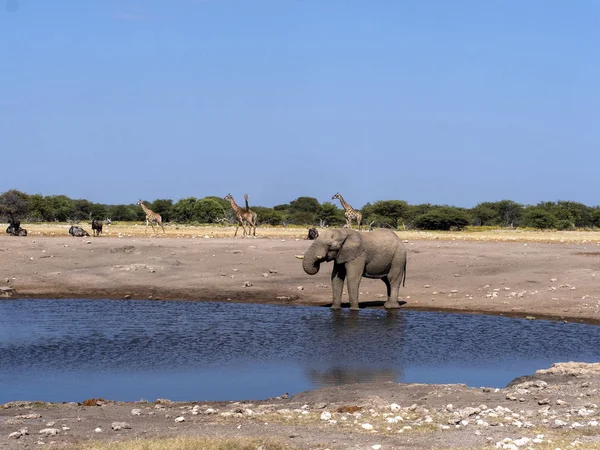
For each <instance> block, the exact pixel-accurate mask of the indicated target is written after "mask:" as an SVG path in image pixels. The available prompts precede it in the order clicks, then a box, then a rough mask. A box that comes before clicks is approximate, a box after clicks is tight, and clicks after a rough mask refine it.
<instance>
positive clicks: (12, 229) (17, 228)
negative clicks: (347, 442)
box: [6, 219, 27, 236]
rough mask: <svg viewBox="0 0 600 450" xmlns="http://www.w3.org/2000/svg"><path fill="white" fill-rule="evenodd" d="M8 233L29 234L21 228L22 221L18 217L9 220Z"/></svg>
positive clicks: (15, 234)
mask: <svg viewBox="0 0 600 450" xmlns="http://www.w3.org/2000/svg"><path fill="white" fill-rule="evenodd" d="M6 233H8V235H9V236H27V230H26V229H25V228H21V221H20V220H17V219H10V220H9V221H8V228H6Z"/></svg>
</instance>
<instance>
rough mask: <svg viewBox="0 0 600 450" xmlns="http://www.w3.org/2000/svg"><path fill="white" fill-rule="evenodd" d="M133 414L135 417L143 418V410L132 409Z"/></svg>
mask: <svg viewBox="0 0 600 450" xmlns="http://www.w3.org/2000/svg"><path fill="white" fill-rule="evenodd" d="M157 406H158V405H157ZM131 414H132V415H134V416H141V415H142V410H141V409H132V410H131Z"/></svg>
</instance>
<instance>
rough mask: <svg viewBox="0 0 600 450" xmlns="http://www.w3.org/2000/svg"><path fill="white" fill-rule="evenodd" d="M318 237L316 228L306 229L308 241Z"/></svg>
mask: <svg viewBox="0 0 600 450" xmlns="http://www.w3.org/2000/svg"><path fill="white" fill-rule="evenodd" d="M318 237H319V232H318V231H317V229H316V228H309V229H308V238H307V239H308V240H310V241H314V240H315V239H316V238H318Z"/></svg>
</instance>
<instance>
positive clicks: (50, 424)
mask: <svg viewBox="0 0 600 450" xmlns="http://www.w3.org/2000/svg"><path fill="white" fill-rule="evenodd" d="M55 424H56V422H48V423H46V426H47V427H53V426H54V425H55Z"/></svg>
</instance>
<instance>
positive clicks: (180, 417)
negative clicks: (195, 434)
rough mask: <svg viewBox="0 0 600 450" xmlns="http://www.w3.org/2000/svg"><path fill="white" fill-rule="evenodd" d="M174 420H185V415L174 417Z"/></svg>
mask: <svg viewBox="0 0 600 450" xmlns="http://www.w3.org/2000/svg"><path fill="white" fill-rule="evenodd" d="M175 422H185V417H183V416H179V417H177V418H175Z"/></svg>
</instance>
